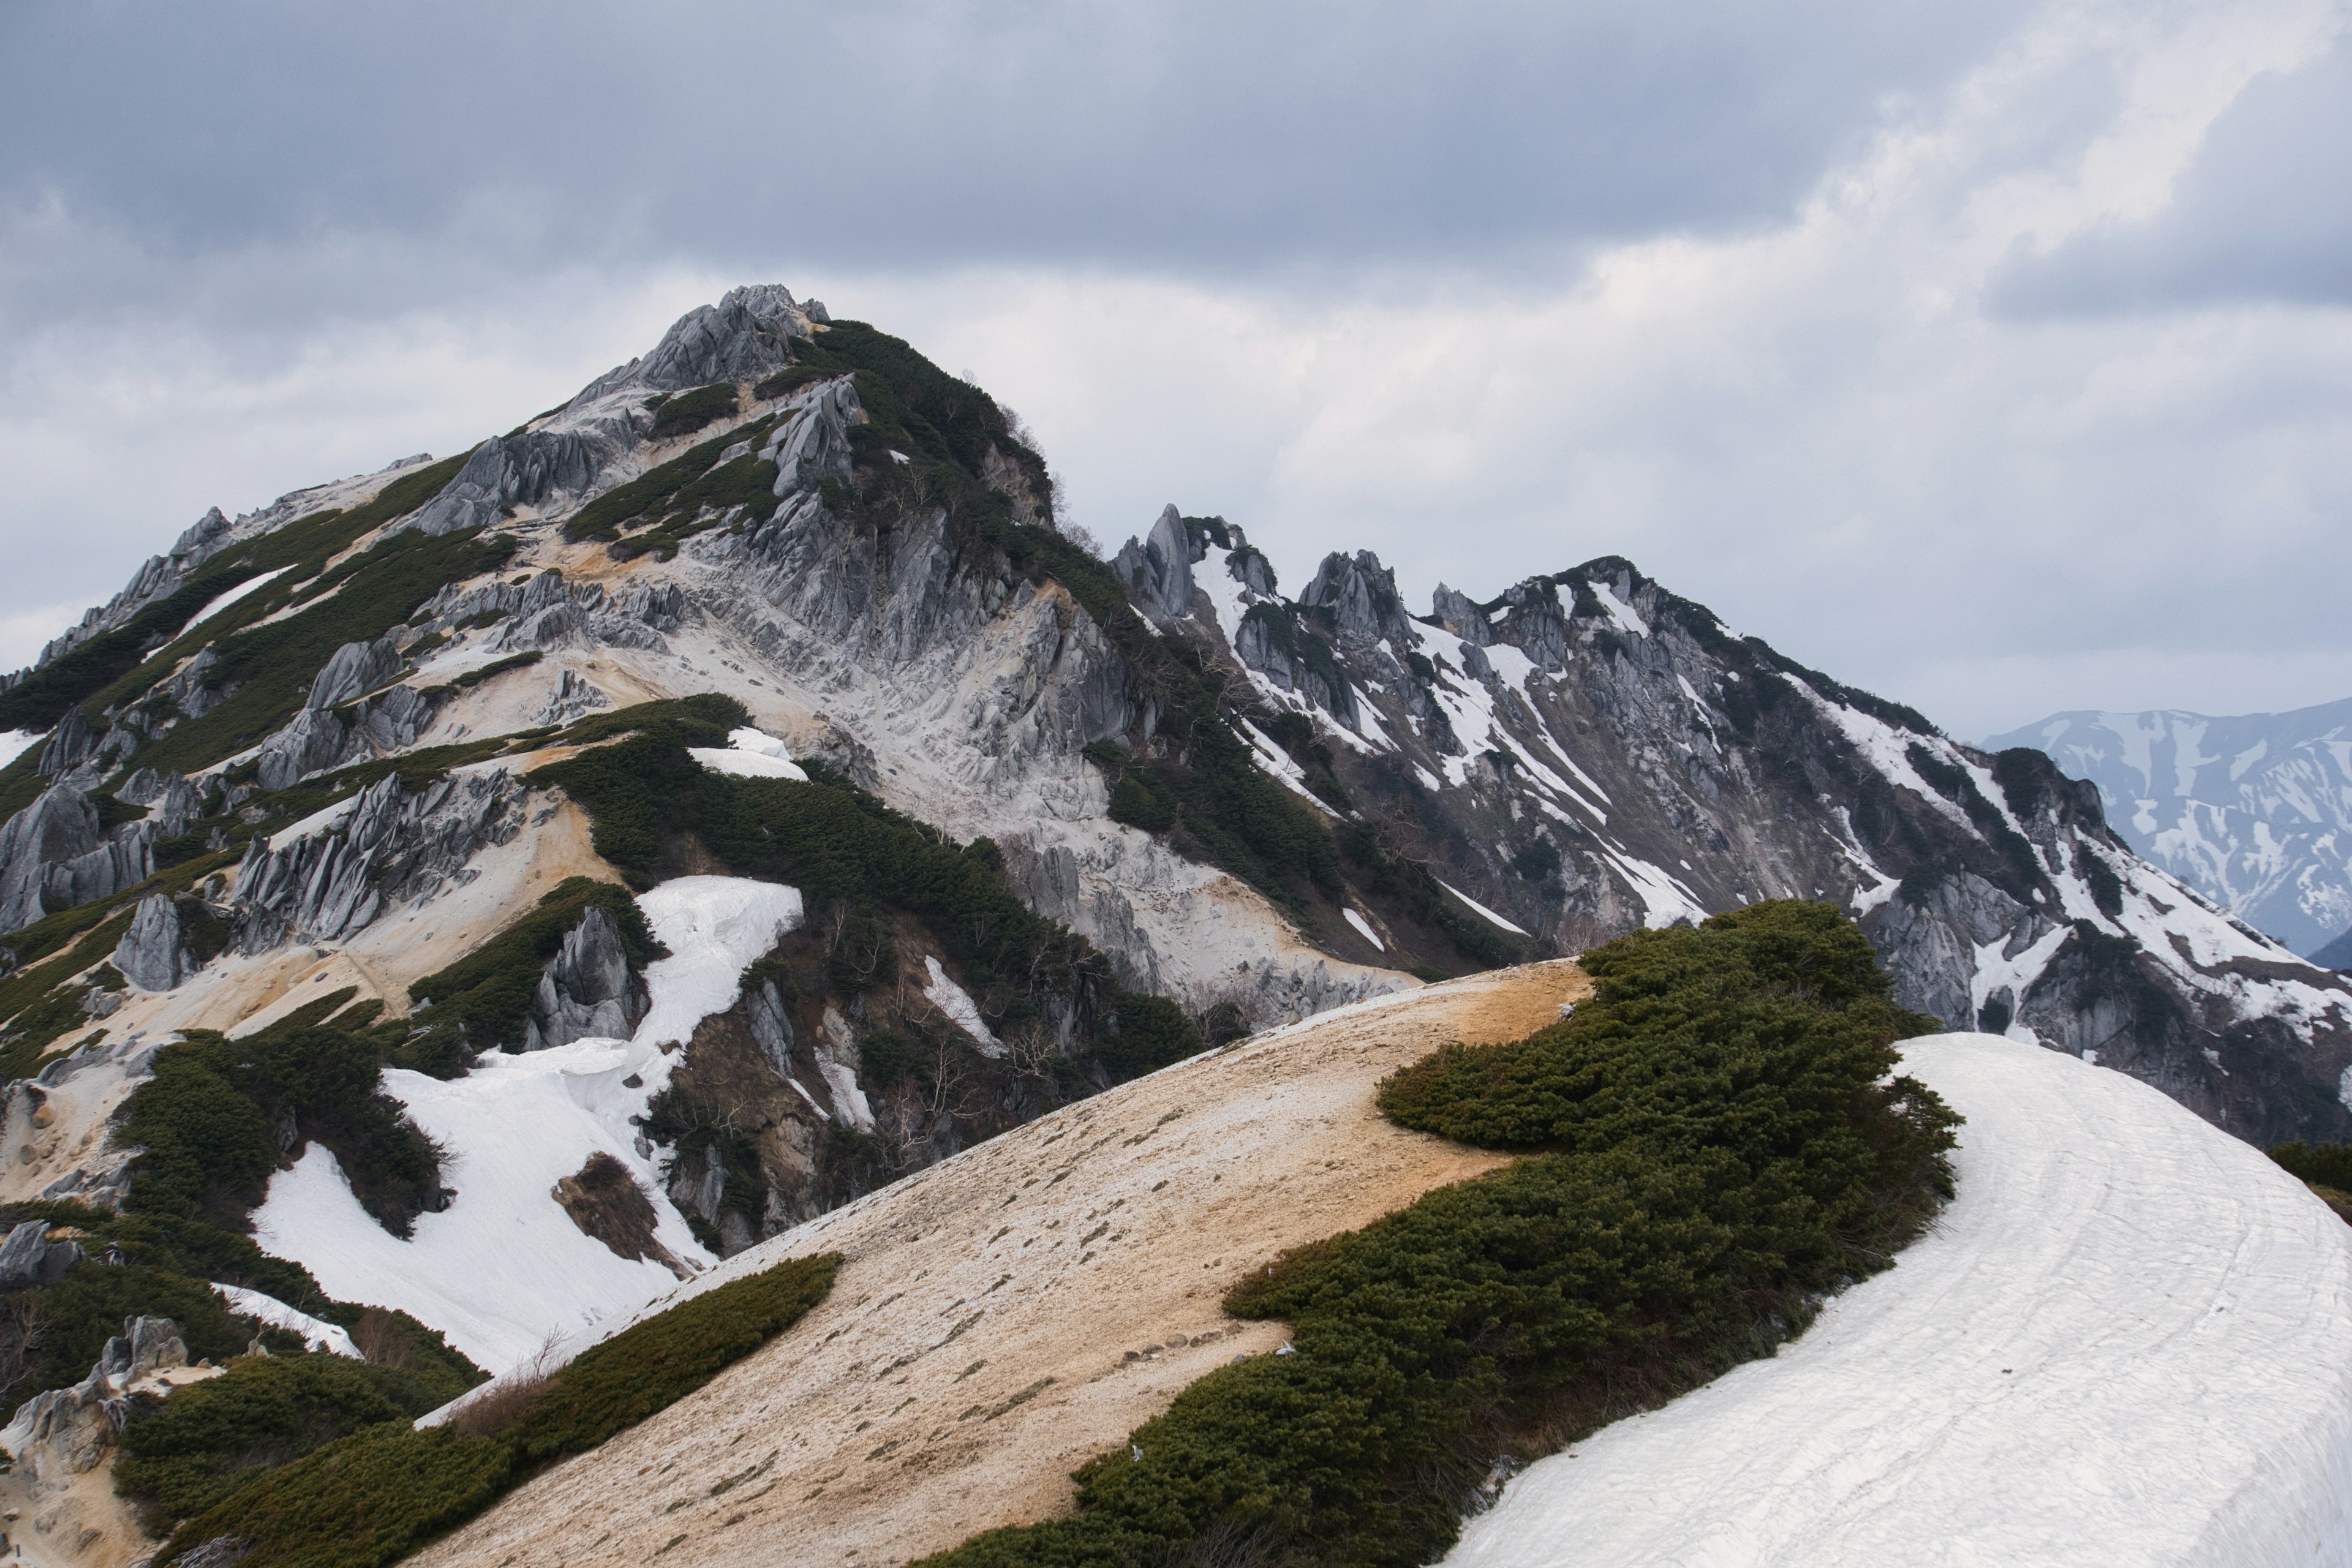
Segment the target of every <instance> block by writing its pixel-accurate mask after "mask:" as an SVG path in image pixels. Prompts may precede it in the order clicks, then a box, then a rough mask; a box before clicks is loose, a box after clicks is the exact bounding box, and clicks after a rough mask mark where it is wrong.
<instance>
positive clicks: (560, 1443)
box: [508, 1253, 841, 1460]
mask: <svg viewBox="0 0 2352 1568" xmlns="http://www.w3.org/2000/svg"><path fill="white" fill-rule="evenodd" d="M840 1268H841V1259H840V1258H839V1257H838V1256H837V1255H835V1254H834V1253H824V1254H821V1255H819V1256H817V1257H814V1258H791V1259H788V1260H786V1261H785V1262H782V1263H779V1264H777V1265H776V1266H775V1267H774V1268H767V1269H763V1270H761V1272H759V1273H757V1274H751V1275H747V1276H745V1277H744V1278H743V1279H730V1280H729V1281H728V1282H727V1283H726V1284H724V1285H721V1286H719V1288H718V1289H715V1290H706V1291H704V1292H703V1293H702V1294H701V1295H699V1296H696V1297H693V1298H690V1299H689V1300H685V1301H681V1302H679V1303H678V1304H677V1306H675V1307H672V1308H670V1309H669V1310H667V1311H665V1312H662V1313H660V1314H658V1315H657V1316H655V1317H652V1318H648V1319H646V1321H644V1322H642V1323H637V1324H634V1325H632V1326H631V1327H629V1328H626V1329H624V1330H622V1331H620V1332H619V1333H617V1334H614V1336H613V1337H612V1338H611V1339H609V1340H606V1341H605V1342H603V1343H602V1344H599V1345H594V1346H592V1347H590V1348H589V1349H588V1350H586V1351H583V1352H581V1354H580V1355H579V1357H578V1358H577V1359H575V1360H574V1361H573V1362H572V1364H571V1365H569V1366H567V1367H565V1368H564V1369H563V1370H562V1372H560V1373H556V1375H555V1377H554V1378H553V1379H552V1380H551V1382H550V1383H549V1384H548V1385H547V1387H546V1389H545V1390H544V1391H543V1392H542V1393H541V1394H540V1395H539V1397H538V1398H537V1399H535V1400H533V1401H532V1402H531V1405H530V1409H529V1410H528V1411H526V1412H525V1413H524V1415H522V1417H521V1418H520V1420H518V1421H517V1422H516V1423H515V1425H514V1426H512V1427H511V1428H510V1429H509V1434H508V1436H509V1438H510V1439H511V1440H512V1442H513V1443H514V1445H515V1447H516V1450H517V1451H518V1452H519V1453H520V1454H522V1455H524V1456H525V1457H527V1458H531V1459H534V1460H540V1459H555V1458H562V1457H563V1456H565V1455H567V1454H578V1453H584V1452H585V1451H587V1450H588V1449H590V1448H593V1447H596V1446H597V1445H598V1444H599V1443H602V1442H604V1440H605V1439H606V1438H608V1437H610V1436H613V1435H614V1433H616V1432H620V1431H623V1430H625V1429H626V1428H628V1427H631V1426H635V1425H636V1424H637V1423H638V1422H640V1421H643V1420H644V1419H645V1418H646V1416H648V1415H653V1414H654V1413H655V1412H656V1411H657V1410H662V1409H665V1408H667V1406H669V1405H675V1404H677V1402H678V1401H679V1400H681V1399H683V1398H685V1397H686V1396H687V1395H688V1394H692V1393H693V1392H694V1391H695V1390H696V1389H698V1388H700V1387H701V1386H702V1385H703V1384H706V1383H709V1381H710V1380H711V1379H712V1378H714V1377H716V1376H718V1375H719V1373H721V1372H722V1371H724V1370H725V1369H726V1368H727V1367H729V1366H730V1365H732V1364H733V1363H736V1362H739V1361H740V1360H742V1359H743V1358H744V1357H745V1356H747V1355H750V1354H751V1352H753V1351H755V1350H758V1349H759V1348H760V1347H761V1345H763V1344H765V1343H766V1342H768V1341H769V1340H771V1339H773V1338H774V1337H775V1336H776V1335H778V1334H780V1333H782V1332H783V1331H785V1330H786V1329H788V1328H790V1327H792V1326H793V1324H794V1323H797V1322H799V1321H801V1319H802V1318H803V1317H805V1316H806V1315H807V1314H808V1312H809V1310H810V1309H812V1308H814V1306H815V1305H816V1304H817V1303H818V1302H820V1301H822V1300H824V1298H825V1295H826V1293H827V1292H828V1291H830V1290H831V1289H833V1280H834V1276H835V1274H836V1273H838V1272H839V1270H840Z"/></svg>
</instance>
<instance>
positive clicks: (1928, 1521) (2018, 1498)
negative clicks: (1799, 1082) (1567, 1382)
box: [1446, 1035, 2352, 1568]
mask: <svg viewBox="0 0 2352 1568" xmlns="http://www.w3.org/2000/svg"><path fill="white" fill-rule="evenodd" d="M1905 1070H1906V1071H1908V1072H1909V1073H1911V1074H1912V1075H1913V1076H1915V1077H1916V1078H1918V1079H1922V1080H1923V1081H1925V1082H1926V1083H1927V1084H1928V1085H1929V1086H1930V1087H1931V1088H1933V1089H1936V1090H1937V1092H1938V1093H1940V1094H1942V1095H1943V1096H1944V1097H1945V1099H1946V1100H1948V1101H1950V1103H1951V1104H1952V1106H1953V1108H1954V1109H1955V1110H1958V1111H1959V1112H1960V1113H1961V1114H1962V1115H1964V1116H1966V1117H1967V1118H1968V1125H1967V1126H1966V1127H1965V1128H1963V1129H1962V1130H1961V1142H1960V1148H1959V1150H1958V1153H1957V1154H1956V1156H1955V1158H1954V1164H1955V1167H1956V1169H1957V1171H1958V1197H1957V1198H1956V1199H1955V1200H1954V1201H1953V1203H1952V1205H1951V1206H1950V1207H1949V1208H1948V1210H1947V1211H1946V1213H1945V1215H1944V1216H1943V1218H1942V1220H1941V1221H1940V1223H1939V1224H1938V1225H1937V1228H1936V1229H1935V1231H1934V1232H1933V1233H1932V1234H1930V1235H1929V1236H1927V1237H1925V1238H1923V1239H1922V1240H1921V1241H1919V1242H1918V1243H1917V1244H1916V1245H1915V1246H1913V1247H1911V1248H1910V1249H1909V1250H1907V1251H1906V1252H1905V1253H1904V1254H1903V1255H1902V1258H1901V1259H1900V1261H1899V1262H1898V1263H1897V1265H1896V1267H1895V1268H1894V1269H1893V1270H1892V1271H1890V1272H1888V1273H1886V1274H1883V1275H1881V1276H1879V1277H1878V1278H1876V1279H1872V1280H1869V1281H1868V1282H1866V1283H1864V1284H1862V1285H1859V1286H1857V1287H1855V1288H1854V1289H1852V1290H1850V1291H1848V1292H1846V1293H1845V1294H1844V1295H1843V1296H1840V1297H1838V1298H1837V1299H1836V1300H1832V1301H1831V1302H1830V1303H1829V1305H1828V1306H1827V1307H1826V1308H1825V1309H1824V1310H1823V1311H1822V1315H1821V1318H1820V1319H1819V1321H1817V1322H1816V1323H1815V1324H1814V1325H1813V1327H1812V1328H1811V1330H1809V1331H1807V1332H1806V1333H1805V1334H1804V1336H1803V1337H1802V1338H1801V1339H1799V1340H1797V1341H1796V1342H1794V1343H1792V1344H1790V1345H1788V1346H1786V1347H1784V1348H1783V1349H1782V1351H1781V1352H1780V1355H1779V1356H1778V1357H1777V1358H1775V1359H1773V1360H1770V1361H1763V1362H1754V1363H1749V1364H1748V1365H1746V1366H1743V1367H1741V1368H1739V1369H1738V1370H1737V1371H1734V1372H1732V1373H1728V1374H1727V1375H1726V1376H1724V1377H1722V1378H1720V1379H1718V1380H1717V1381H1716V1382H1714V1383H1712V1384H1708V1385H1707V1386H1706V1387H1704V1388H1701V1389H1699V1390H1697V1391H1696V1392H1695V1393H1693V1394H1689V1395H1687V1396H1685V1397H1684V1398H1682V1399H1679V1400H1676V1401H1675V1402H1674V1403H1673V1404H1671V1405H1667V1406H1666V1407H1664V1409H1662V1410H1658V1411H1655V1412H1654V1413H1652V1414H1650V1415H1640V1416H1635V1417H1633V1418H1632V1419H1629V1420H1625V1421H1621V1422H1619V1423H1617V1424H1616V1425H1614V1426H1608V1427H1605V1428H1603V1429H1602V1430H1601V1431H1600V1432H1598V1433H1596V1434H1595V1435H1594V1436H1592V1437H1591V1438H1590V1439H1588V1440H1587V1441H1585V1442H1583V1443H1581V1444H1579V1445H1578V1446H1577V1447H1574V1448H1572V1449H1570V1451H1569V1452H1567V1453H1564V1454H1559V1455H1556V1456H1554V1457H1552V1458H1548V1459H1544V1460H1541V1461H1539V1462H1538V1463H1537V1464H1535V1465H1533V1466H1530V1467H1529V1468H1528V1470H1527V1472H1526V1473H1525V1474H1524V1475H1521V1476H1520V1477H1518V1478H1517V1479H1516V1480H1514V1481H1513V1482H1512V1483H1511V1484H1510V1486H1509V1487H1508V1488H1507V1489H1506V1491H1505V1492H1504V1495H1503V1497H1502V1500H1500V1501H1499V1502H1498V1503H1497V1504H1496V1507H1495V1508H1494V1509H1493V1510H1491V1511H1489V1512H1488V1513H1486V1514H1485V1515H1483V1516H1482V1517H1480V1518H1477V1519H1475V1520H1472V1521H1470V1522H1469V1523H1468V1524H1467V1525H1466V1526H1465V1529H1464V1531H1463V1538H1462V1542H1461V1544H1460V1545H1459V1546H1457V1547H1456V1548H1455V1549H1454V1552H1453V1553H1452V1554H1451V1555H1450V1556H1449V1557H1448V1558H1447V1559H1446V1561H1447V1562H1448V1563H1454V1564H1460V1565H1463V1568H1570V1565H1572V1564H1575V1565H1581V1564H1593V1565H1601V1564H1606V1565H1608V1568H1644V1565H1652V1568H1665V1565H1668V1564H1675V1565H1678V1568H1700V1565H1705V1568H1832V1565H1838V1564H1849V1563H1851V1564H1855V1565H1857V1568H1859V1565H1862V1564H1869V1565H1871V1568H1882V1565H1888V1564H1903V1565H1909V1564H1938V1565H1940V1564H1952V1565H1959V1564H1969V1565H1976V1564H1984V1565H1992V1564H2000V1565H2001V1568H2017V1565H2023V1564H2067V1565H2079V1564H2099V1565H2102V1568H2126V1565H2137V1564H2149V1565H2154V1564H2159V1563H2161V1564H2200V1565H2201V1564H2212V1565H2215V1568H2221V1565H2224V1564H2226V1565H2229V1568H2267V1565H2270V1564H2286V1563H2352V1227H2347V1226H2346V1225H2345V1224H2344V1222H2343V1221H2342V1220H2340V1219H2338V1218H2336V1215H2334V1214H2332V1213H2331V1212H2329V1211H2328V1209H2327V1208H2326V1206H2325V1205H2322V1204H2321V1203H2320V1202H2319V1201H2318V1200H2317V1199H2315V1198H2314V1197H2313V1196H2312V1195H2311V1194H2310V1193H2309V1192H2308V1191H2307V1190H2305V1188H2304V1186H2303V1184H2301V1183H2299V1182H2296V1181H2295V1180H2294V1179H2293V1178H2292V1177H2290V1176H2288V1175H2287V1174H2286V1173H2284V1171H2282V1170H2280V1169H2278V1168H2277V1167H2276V1166H2275V1165H2273V1163H2271V1162H2270V1161H2269V1160H2268V1159H2267V1158H2266V1157H2264V1156H2263V1153H2262V1152H2260V1151H2258V1150H2255V1149H2253V1148H2251V1147H2249V1146H2248V1145H2246V1144H2243V1143H2241V1142H2238V1141H2237V1140H2235V1139H2233V1138H2231V1137H2230V1136H2228V1135H2227V1134H2226V1133H2223V1132H2221V1131H2217V1130H2216V1129H2214V1128H2212V1127H2210V1126H2208V1125H2207V1124H2206V1123H2205V1122H2203V1121H2200V1120H2198V1118H2197V1117H2195V1116H2194V1115H2192V1114H2190V1113H2189V1111H2187V1110H2183V1109H2182V1108H2181V1107H2180V1106H2179V1105H2177V1104H2175V1103H2174V1102H2173V1101H2172V1100H2168V1099H2167V1098H2166V1097H2165V1096H2164V1095H2163V1094H2161V1093H2160V1092H2158V1090H2156V1089H2150V1088H2149V1087H2147V1085H2146V1084H2143V1083H2140V1082H2137V1081H2136V1080H2135V1079H2128V1078H2126V1077H2125V1076H2123V1075H2122V1074H2120V1073H2116V1072H2109V1071H2105V1070H2103V1069H2101V1068H2094V1067H2089V1066H2086V1065H2084V1063H2082V1062H2080V1061H2078V1060H2076V1059H2074V1058H2071V1057H2068V1056H2065V1055H2063V1054H2061V1053H2058V1052H2054V1051H2047V1050H2042V1049H2041V1048H2039V1047H2033V1046H2029V1045H2021V1044H2018V1043H2014V1042H2011V1041H2008V1040H2003V1039H2000V1038H1997V1037H1993V1036H1990V1035H1936V1036H1929V1037H1926V1038H1923V1039H1918V1040H1914V1041H1912V1042H1910V1044H1909V1045H1908V1046H1907V1047H1906V1060H1905Z"/></svg>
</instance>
